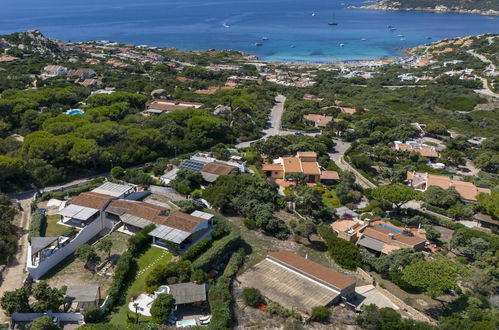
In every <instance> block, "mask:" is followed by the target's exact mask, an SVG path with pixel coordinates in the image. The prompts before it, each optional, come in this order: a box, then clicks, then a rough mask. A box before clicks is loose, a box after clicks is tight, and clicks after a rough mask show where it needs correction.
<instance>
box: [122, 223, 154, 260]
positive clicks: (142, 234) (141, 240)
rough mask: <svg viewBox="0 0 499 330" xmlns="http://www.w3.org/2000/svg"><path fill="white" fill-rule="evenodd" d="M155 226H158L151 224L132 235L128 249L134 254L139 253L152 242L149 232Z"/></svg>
mask: <svg viewBox="0 0 499 330" xmlns="http://www.w3.org/2000/svg"><path fill="white" fill-rule="evenodd" d="M154 228H156V225H154V224H150V225H148V226H146V227H144V228H143V229H141V230H140V231H139V232H138V233H135V235H132V236H130V238H129V239H128V251H129V252H130V253H131V254H132V255H134V256H135V255H136V254H138V253H139V252H140V251H142V250H143V249H144V248H145V247H146V246H147V245H149V243H151V240H152V238H151V236H149V235H148V234H149V232H151V231H152V230H153V229H154Z"/></svg>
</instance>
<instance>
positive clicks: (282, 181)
mask: <svg viewBox="0 0 499 330" xmlns="http://www.w3.org/2000/svg"><path fill="white" fill-rule="evenodd" d="M262 171H263V172H264V173H265V176H266V177H267V178H268V179H269V180H271V181H274V182H275V183H277V184H278V185H280V186H281V187H284V188H285V187H289V186H292V185H295V184H296V182H294V181H293V179H294V178H293V175H294V174H304V175H305V182H306V183H307V184H311V185H314V184H317V183H319V182H321V180H322V179H324V181H329V182H331V181H334V180H336V178H339V176H338V173H337V172H334V171H322V170H321V168H320V166H319V163H318V162H317V154H316V153H315V152H298V153H297V155H296V156H295V157H280V158H279V159H275V160H274V162H273V163H272V164H263V165H262ZM333 172H334V173H333ZM321 177H322V179H321Z"/></svg>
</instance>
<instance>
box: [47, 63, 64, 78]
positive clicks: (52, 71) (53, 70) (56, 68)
mask: <svg viewBox="0 0 499 330" xmlns="http://www.w3.org/2000/svg"><path fill="white" fill-rule="evenodd" d="M67 72H68V68H66V67H64V66H60V65H47V66H46V67H44V68H43V73H42V74H43V75H44V76H45V77H48V78H50V77H57V76H60V75H63V74H66V73H67Z"/></svg>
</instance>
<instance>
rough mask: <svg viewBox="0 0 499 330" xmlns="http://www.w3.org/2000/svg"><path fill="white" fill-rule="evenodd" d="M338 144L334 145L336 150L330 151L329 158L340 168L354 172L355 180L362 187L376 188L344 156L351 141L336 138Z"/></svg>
mask: <svg viewBox="0 0 499 330" xmlns="http://www.w3.org/2000/svg"><path fill="white" fill-rule="evenodd" d="M334 142H335V143H336V146H335V147H334V149H335V152H330V153H328V155H329V158H330V159H332V160H333V161H334V162H335V163H336V165H338V167H339V168H341V169H342V170H343V171H349V172H352V173H353V174H354V175H355V181H356V182H357V183H358V184H359V185H361V186H362V188H374V187H376V185H375V184H374V183H372V182H370V181H369V180H367V179H366V178H364V177H363V176H362V174H360V173H359V172H358V171H357V170H356V169H354V168H353V167H352V166H350V164H348V163H347V162H346V161H345V160H344V159H343V157H344V156H345V152H346V151H347V150H348V148H350V145H351V143H349V142H345V141H342V140H339V139H334Z"/></svg>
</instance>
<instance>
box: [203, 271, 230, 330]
mask: <svg viewBox="0 0 499 330" xmlns="http://www.w3.org/2000/svg"><path fill="white" fill-rule="evenodd" d="M230 284H231V280H230V278H228V277H225V276H221V277H220V278H219V279H218V281H217V283H216V284H215V285H213V286H211V287H210V290H209V292H208V300H209V302H210V309H211V321H210V324H209V326H208V329H210V330H225V329H230V325H231V321H232V310H231V304H232V295H231V293H230Z"/></svg>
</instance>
